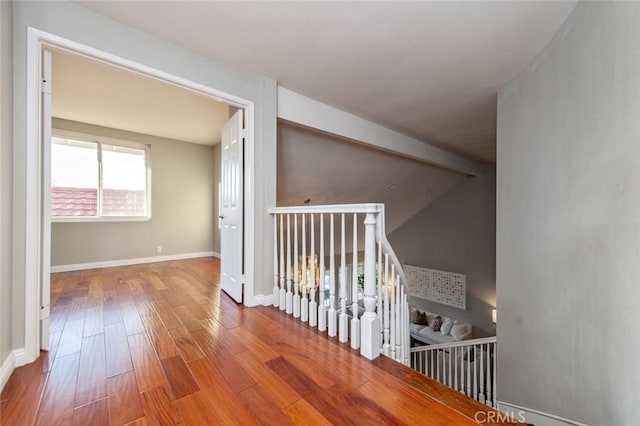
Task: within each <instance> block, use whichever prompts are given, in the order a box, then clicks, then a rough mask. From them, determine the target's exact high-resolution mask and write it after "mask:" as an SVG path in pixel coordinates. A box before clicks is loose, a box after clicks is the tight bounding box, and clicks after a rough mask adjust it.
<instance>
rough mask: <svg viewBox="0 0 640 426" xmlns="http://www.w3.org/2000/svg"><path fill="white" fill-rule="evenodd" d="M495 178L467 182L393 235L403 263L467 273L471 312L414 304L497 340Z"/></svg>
mask: <svg viewBox="0 0 640 426" xmlns="http://www.w3.org/2000/svg"><path fill="white" fill-rule="evenodd" d="M495 177H496V175H495V166H493V165H488V166H487V167H486V172H485V174H484V175H483V176H480V177H467V178H464V179H463V180H462V181H461V182H460V183H459V184H458V185H456V186H455V187H454V188H453V189H452V190H450V191H449V192H447V193H446V194H444V195H443V196H442V197H440V198H439V199H437V200H436V201H434V202H433V203H432V204H430V205H428V206H427V207H425V208H424V209H423V210H422V211H420V212H419V213H418V214H416V215H415V216H414V217H412V218H411V219H409V221H407V222H406V223H405V224H404V225H402V226H400V228H398V229H397V230H395V231H394V232H393V233H391V234H390V235H389V242H390V243H391V244H392V246H393V249H394V250H395V251H396V253H397V255H398V257H399V258H400V261H401V262H402V263H406V264H409V265H416V266H422V267H426V268H432V269H439V270H444V271H450V272H457V273H463V274H466V280H467V309H466V310H463V309H458V308H454V307H451V306H447V305H443V304H440V303H435V302H430V301H428V300H424V299H418V298H415V297H412V298H411V300H410V302H411V304H412V305H415V306H418V307H420V308H422V309H426V310H428V311H431V312H437V313H440V314H443V315H446V316H449V317H452V318H456V319H459V320H461V321H466V322H470V323H471V324H473V335H474V337H484V336H494V335H495V333H496V327H495V325H494V324H493V322H492V321H491V310H492V309H493V308H494V307H495V306H496V225H495V223H496V178H495Z"/></svg>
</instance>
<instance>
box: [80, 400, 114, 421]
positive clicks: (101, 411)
mask: <svg viewBox="0 0 640 426" xmlns="http://www.w3.org/2000/svg"><path fill="white" fill-rule="evenodd" d="M108 401H109V400H108V399H107V398H103V399H100V400H97V401H94V402H92V403H91V404H87V405H83V406H82V407H77V408H75V409H74V410H73V426H88V425H91V426H109V403H108Z"/></svg>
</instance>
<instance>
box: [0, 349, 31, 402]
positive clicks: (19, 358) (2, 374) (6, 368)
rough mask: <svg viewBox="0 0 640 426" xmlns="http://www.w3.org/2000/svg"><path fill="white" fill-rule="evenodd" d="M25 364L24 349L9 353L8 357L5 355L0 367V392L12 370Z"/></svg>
mask: <svg viewBox="0 0 640 426" xmlns="http://www.w3.org/2000/svg"><path fill="white" fill-rule="evenodd" d="M25 364H26V362H25V358H24V348H22V349H15V350H13V351H11V352H9V355H7V357H6V358H5V360H4V361H3V362H2V365H0V392H1V391H2V389H4V385H6V384H7V381H8V380H9V377H11V373H13V370H15V369H16V367H21V366H23V365H25Z"/></svg>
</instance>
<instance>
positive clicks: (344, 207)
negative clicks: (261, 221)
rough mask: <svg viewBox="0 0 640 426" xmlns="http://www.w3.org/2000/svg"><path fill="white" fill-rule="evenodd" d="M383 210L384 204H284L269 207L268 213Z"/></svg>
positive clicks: (376, 211) (368, 211)
mask: <svg viewBox="0 0 640 426" xmlns="http://www.w3.org/2000/svg"><path fill="white" fill-rule="evenodd" d="M380 212H384V204H380V203H365V204H327V205H318V206H285V207H271V208H269V209H268V213H269V214H277V213H380Z"/></svg>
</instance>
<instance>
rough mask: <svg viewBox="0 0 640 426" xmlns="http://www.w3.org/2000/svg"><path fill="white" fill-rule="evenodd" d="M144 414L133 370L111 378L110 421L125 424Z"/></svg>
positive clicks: (115, 423)
mask: <svg viewBox="0 0 640 426" xmlns="http://www.w3.org/2000/svg"><path fill="white" fill-rule="evenodd" d="M143 416H144V411H143V410H142V402H141V401H140V394H139V393H138V386H137V385H136V376H135V374H134V373H133V371H130V372H128V373H124V374H121V375H119V376H115V377H110V378H109V421H110V424H111V425H118V426H120V425H124V424H127V423H130V422H132V421H134V420H136V419H138V418H140V417H143Z"/></svg>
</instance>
